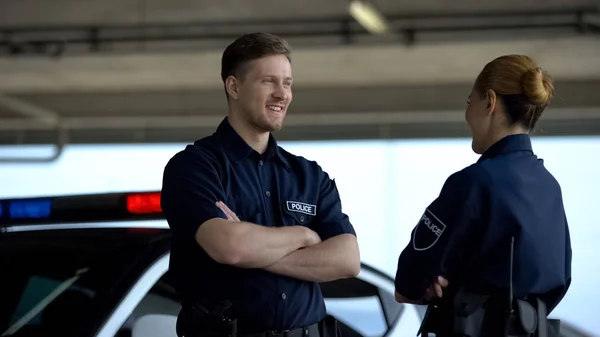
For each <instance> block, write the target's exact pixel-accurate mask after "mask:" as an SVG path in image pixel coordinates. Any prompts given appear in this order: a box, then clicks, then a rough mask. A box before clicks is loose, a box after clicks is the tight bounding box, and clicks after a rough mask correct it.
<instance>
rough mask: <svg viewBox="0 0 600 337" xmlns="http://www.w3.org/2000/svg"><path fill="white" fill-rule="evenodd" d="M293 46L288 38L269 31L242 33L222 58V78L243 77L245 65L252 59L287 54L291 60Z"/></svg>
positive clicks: (226, 49)
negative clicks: (291, 46) (285, 38)
mask: <svg viewBox="0 0 600 337" xmlns="http://www.w3.org/2000/svg"><path fill="white" fill-rule="evenodd" d="M290 54H291V48H290V46H289V44H288V43H287V41H286V40H284V39H282V38H280V37H279V36H276V35H273V34H269V33H252V34H246V35H242V36H240V37H239V38H237V39H236V40H235V41H233V42H232V43H231V44H230V45H229V46H227V48H225V51H224V52H223V57H222V58H221V79H222V80H223V82H225V80H226V79H227V77H229V76H232V75H233V76H235V77H238V78H240V77H243V75H244V69H243V68H244V66H245V65H246V64H247V63H248V62H250V61H252V60H256V59H259V58H262V57H265V56H270V55H285V56H286V57H287V58H288V60H290V62H291V56H290Z"/></svg>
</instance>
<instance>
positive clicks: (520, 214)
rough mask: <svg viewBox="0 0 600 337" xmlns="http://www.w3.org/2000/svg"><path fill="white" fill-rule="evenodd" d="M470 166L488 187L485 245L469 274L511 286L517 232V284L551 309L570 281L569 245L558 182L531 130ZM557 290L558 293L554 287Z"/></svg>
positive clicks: (518, 290)
mask: <svg viewBox="0 0 600 337" xmlns="http://www.w3.org/2000/svg"><path fill="white" fill-rule="evenodd" d="M472 169H475V170H477V171H479V172H480V173H479V174H478V175H479V176H481V179H480V180H482V181H481V183H482V184H483V185H484V190H485V191H486V192H487V193H488V195H487V196H486V197H485V199H484V201H483V203H482V204H481V209H480V210H479V211H480V212H481V221H482V223H481V225H482V226H484V227H485V228H484V230H483V231H482V232H481V233H482V236H481V245H480V246H479V247H480V249H479V251H478V252H474V253H475V254H476V260H475V261H476V262H475V265H476V266H477V267H476V268H472V269H468V270H469V273H470V276H469V278H471V279H475V280H477V282H479V283H483V284H489V285H491V286H493V287H494V288H500V289H505V290H506V289H508V287H509V281H510V248H511V246H510V242H511V237H514V239H515V241H514V258H513V276H512V280H513V290H514V294H515V295H516V296H517V297H520V298H523V297H525V296H526V295H538V296H540V297H541V298H542V299H544V301H545V302H546V303H547V306H548V307H549V308H550V309H552V308H554V307H555V305H556V304H557V303H558V301H559V300H560V299H561V298H562V294H563V293H564V292H565V291H566V289H567V288H568V286H569V284H570V278H571V271H570V262H571V246H570V240H569V230H568V225H567V221H566V216H565V211H564V207H563V200H562V193H561V189H560V185H559V184H558V182H557V181H556V179H555V178H554V177H553V176H552V174H551V173H550V172H548V170H547V169H546V168H545V166H544V163H543V161H542V160H541V159H539V158H537V156H535V154H534V153H533V151H532V148H531V141H530V138H529V136H528V135H525V134H519V135H511V136H508V137H506V138H504V139H502V140H500V141H499V142H498V143H496V144H494V145H493V146H492V147H490V149H488V151H486V152H485V153H484V154H483V155H482V157H481V158H480V160H479V161H478V162H477V163H476V164H474V165H473V167H472ZM557 291H559V293H560V294H559V295H557V294H556V292H557Z"/></svg>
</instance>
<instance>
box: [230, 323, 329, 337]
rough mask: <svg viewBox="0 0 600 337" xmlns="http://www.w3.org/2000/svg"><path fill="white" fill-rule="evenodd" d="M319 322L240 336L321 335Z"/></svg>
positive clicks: (300, 336) (295, 336) (291, 336)
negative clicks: (300, 326) (301, 326)
mask: <svg viewBox="0 0 600 337" xmlns="http://www.w3.org/2000/svg"><path fill="white" fill-rule="evenodd" d="M320 336H321V334H320V333H319V324H318V323H315V324H312V325H309V326H306V327H303V328H296V329H291V330H284V331H266V332H261V333H256V334H249V335H244V334H240V335H239V336H238V337H320Z"/></svg>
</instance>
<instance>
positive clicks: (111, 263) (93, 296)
mask: <svg viewBox="0 0 600 337" xmlns="http://www.w3.org/2000/svg"><path fill="white" fill-rule="evenodd" d="M148 235H156V232H148V234H147V235H144V233H143V232H139V231H136V232H131V230H129V231H128V230H127V229H86V230H49V231H22V232H5V233H0V270H1V271H2V273H1V274H2V275H3V277H2V278H1V281H0V284H2V287H0V298H2V301H0V312H1V313H2V314H1V315H0V336H27V337H33V336H40V337H41V336H44V337H45V336H48V337H54V336H62V337H70V336H75V335H77V332H78V331H79V329H80V328H82V327H86V328H87V329H89V325H91V324H96V323H98V320H101V319H102V317H103V313H102V308H103V307H109V306H110V304H109V302H110V301H111V298H118V296H117V295H116V294H115V289H116V288H118V285H119V284H120V283H122V282H124V281H125V279H126V278H127V275H128V274H135V272H133V270H132V269H133V268H135V265H136V263H135V262H136V261H139V257H140V256H143V250H144V247H146V246H147V245H148V243H149V241H150V240H149V238H148ZM111 294H114V296H112V297H111ZM104 314H106V313H104Z"/></svg>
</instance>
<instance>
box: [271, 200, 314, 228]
mask: <svg viewBox="0 0 600 337" xmlns="http://www.w3.org/2000/svg"><path fill="white" fill-rule="evenodd" d="M280 205H281V214H282V215H283V220H284V223H285V225H286V226H307V227H309V226H310V225H311V224H312V223H313V221H314V220H315V218H316V216H317V204H316V202H314V201H313V200H307V199H305V198H302V197H300V198H284V199H282V200H281V203H280Z"/></svg>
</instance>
